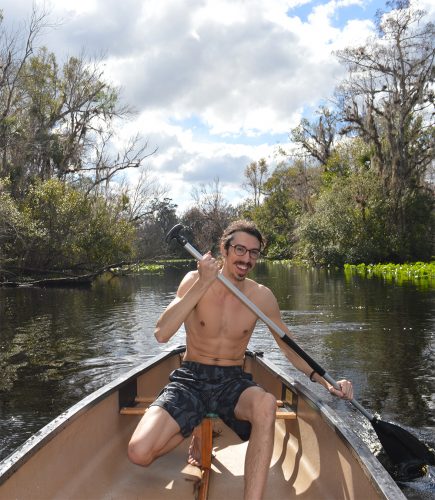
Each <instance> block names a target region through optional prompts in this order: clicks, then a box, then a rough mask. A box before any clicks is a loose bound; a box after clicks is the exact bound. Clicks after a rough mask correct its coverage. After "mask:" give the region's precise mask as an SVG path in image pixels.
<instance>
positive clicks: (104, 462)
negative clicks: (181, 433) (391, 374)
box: [0, 347, 405, 500]
mask: <svg viewBox="0 0 435 500" xmlns="http://www.w3.org/2000/svg"><path fill="white" fill-rule="evenodd" d="M183 352H184V347H178V348H175V349H173V350H171V351H168V352H163V353H162V354H160V355H159V356H157V357H155V358H153V359H151V360H149V361H147V362H146V363H144V364H142V365H141V366H138V367H137V368H135V369H133V370H131V371H129V372H128V373H126V374H125V375H123V376H122V377H120V378H118V379H117V380H115V381H113V382H111V383H109V384H107V385H106V386H104V387H102V388H101V389H99V390H97V391H95V392H94V393H92V394H91V395H89V396H87V397H86V398H84V399H83V400H82V401H80V402H79V403H77V404H76V405H74V406H73V407H71V408H70V409H69V410H67V411H65V412H64V413H62V414H61V415H60V416H58V417H57V418H56V419H55V420H53V421H52V422H51V423H49V424H48V425H46V426H45V427H44V428H43V429H41V430H40V431H39V432H38V433H36V434H35V435H34V436H33V437H31V438H30V439H29V440H28V441H26V442H25V443H24V444H23V445H22V446H21V447H20V448H18V449H17V450H16V451H15V452H14V453H13V454H12V455H10V456H9V457H8V458H7V459H5V460H4V461H3V462H1V464H0V499H2V500H12V499H18V500H21V499H22V500H39V499H41V500H49V499H61V500H67V499H77V500H94V499H95V500H96V499H120V500H121V499H122V500H129V499H135V500H137V499H152V500H158V499H177V500H184V499H189V500H192V499H206V498H208V499H210V500H222V499H228V500H230V499H231V500H232V499H241V498H243V464H244V455H245V452H246V447H247V444H246V443H243V442H241V441H240V439H239V438H238V437H237V436H236V434H235V433H234V432H233V431H231V430H230V429H229V428H227V427H226V426H225V425H224V424H223V423H222V422H221V421H220V420H219V419H216V418H213V417H212V416H210V417H209V418H206V419H204V421H203V423H202V426H201V432H202V436H203V439H202V451H201V453H202V459H201V460H202V465H203V467H202V468H199V467H195V466H192V465H189V464H188V463H187V462H186V458H187V452H188V446H189V440H188V439H187V440H185V441H184V442H183V443H182V444H181V445H180V446H179V447H178V448H176V449H175V450H173V451H172V452H171V453H169V454H167V455H166V456H164V457H161V458H159V459H158V460H157V461H156V462H154V463H153V464H152V465H151V466H150V467H148V468H142V467H139V466H137V465H133V464H132V463H131V462H129V460H128V458H127V443H128V441H129V439H130V436H131V434H132V433H133V430H134V429H135V427H136V425H137V423H138V421H139V419H140V418H141V415H142V414H143V413H144V412H145V411H146V407H147V405H148V404H149V402H150V401H152V400H153V398H155V396H156V395H157V394H158V393H159V391H160V389H161V388H162V387H163V386H164V385H165V384H166V382H167V380H168V375H169V373H170V372H171V371H172V370H174V369H175V368H177V367H178V366H179V365H180V362H181V358H182V355H183ZM244 368H245V370H246V371H248V372H250V373H252V374H253V377H254V380H256V381H257V382H258V383H259V384H260V385H261V386H262V387H264V388H265V389H266V390H268V391H269V392H271V393H273V394H274V395H275V396H276V398H277V400H278V402H277V416H276V425H275V443H274V450H273V457H272V461H271V465H270V471H269V479H268V484H267V490H266V494H265V499H274V500H275V499H277V498H283V499H284V498H298V499H299V498H300V499H313V500H319V499H334V500H339V499H361V500H368V499H404V498H405V496H404V495H403V494H402V492H401V491H400V489H399V488H398V486H397V485H396V483H395V482H394V481H393V479H392V478H391V476H390V475H389V474H388V473H387V472H386V470H385V469H384V468H383V466H382V465H381V464H380V462H379V461H378V460H377V459H376V457H374V456H373V455H372V454H371V452H370V450H369V449H368V447H367V446H366V445H365V444H364V443H363V442H362V441H361V440H360V438H359V437H358V436H357V435H356V434H355V433H354V432H353V431H352V430H351V429H349V428H348V427H347V426H346V425H345V424H344V422H343V421H342V420H341V419H340V418H339V417H338V416H337V415H336V414H335V412H333V411H332V410H331V409H330V408H329V407H328V406H327V405H326V404H325V403H324V402H322V400H321V399H319V398H318V396H316V395H314V394H313V393H312V392H311V391H310V390H309V389H308V388H307V387H305V386H304V385H302V384H301V383H299V382H294V381H293V380H292V379H290V378H289V377H288V376H286V375H285V374H284V373H282V372H281V371H280V370H279V369H278V368H277V367H275V366H274V365H273V364H272V363H271V362H270V361H268V360H267V359H265V358H264V357H263V356H262V354H261V353H252V352H250V351H247V353H246V357H245V367H244Z"/></svg>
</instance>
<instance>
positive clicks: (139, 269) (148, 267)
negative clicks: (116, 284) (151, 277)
mask: <svg viewBox="0 0 435 500" xmlns="http://www.w3.org/2000/svg"><path fill="white" fill-rule="evenodd" d="M130 270H131V271H133V272H135V273H144V272H145V273H155V274H161V273H163V271H164V270H165V266H164V265H163V264H144V263H142V264H134V265H132V266H131V267H130Z"/></svg>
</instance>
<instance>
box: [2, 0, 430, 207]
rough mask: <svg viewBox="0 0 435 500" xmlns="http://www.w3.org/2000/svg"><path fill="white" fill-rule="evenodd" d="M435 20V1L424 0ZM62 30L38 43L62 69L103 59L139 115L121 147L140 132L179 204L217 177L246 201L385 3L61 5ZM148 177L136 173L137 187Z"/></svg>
mask: <svg viewBox="0 0 435 500" xmlns="http://www.w3.org/2000/svg"><path fill="white" fill-rule="evenodd" d="M416 1H417V2H418V5H419V6H421V7H422V8H425V9H426V10H428V11H431V12H432V14H433V12H434V6H433V4H432V3H431V1H430V0H416ZM35 3H36V5H39V6H41V5H45V7H46V9H47V10H48V11H49V12H50V19H52V20H53V22H55V23H56V24H57V26H56V27H55V28H53V29H50V30H47V31H46V32H45V34H44V35H43V37H42V38H41V39H40V40H39V41H38V43H39V45H45V46H47V47H48V49H49V50H50V51H53V52H55V54H56V56H57V58H58V61H59V62H62V61H65V60H66V58H67V57H69V56H72V55H79V54H82V53H83V52H84V53H85V54H86V55H88V56H90V57H94V56H95V57H99V58H101V64H102V65H103V68H104V78H105V79H106V81H108V82H110V83H112V84H113V85H116V86H117V87H119V88H120V91H121V96H122V100H123V101H124V102H125V103H127V104H128V105H129V106H131V107H132V108H134V110H135V114H134V116H133V117H132V118H131V119H130V120H129V121H128V123H124V124H123V125H122V126H120V127H119V129H118V133H119V143H122V141H123V140H127V138H128V137H130V136H133V135H136V134H140V135H141V136H142V137H143V138H144V139H145V140H146V141H147V143H148V150H147V151H148V152H151V151H153V150H154V149H155V148H157V151H156V153H155V154H153V155H152V156H151V157H149V158H148V159H147V160H146V162H145V164H146V165H147V167H148V168H149V169H150V170H151V172H152V173H153V175H155V176H156V178H157V179H158V180H159V182H160V183H161V184H162V185H165V186H166V187H167V188H168V196H169V197H170V198H171V199H172V201H173V203H175V204H177V205H178V211H179V213H182V212H183V211H184V210H186V209H187V208H188V207H189V206H192V205H193V200H192V196H191V193H192V188H197V189H198V188H199V187H200V186H201V185H206V186H210V185H211V184H212V183H213V182H214V181H215V180H216V179H219V184H220V187H221V189H222V194H223V196H224V198H225V199H226V200H227V201H228V202H229V203H232V204H234V205H237V204H238V203H240V202H241V201H243V199H245V198H246V197H247V196H248V193H247V192H246V190H244V189H243V187H242V185H243V182H244V180H245V179H244V170H245V168H246V166H247V165H249V164H250V163H251V162H253V161H258V160H260V159H261V158H265V159H266V160H267V162H268V163H269V165H270V167H271V168H273V166H274V165H275V164H276V162H278V161H279V160H280V159H282V157H280V156H279V153H278V151H279V148H283V149H284V150H290V148H291V145H290V142H289V132H290V130H291V129H292V128H293V127H295V126H296V125H297V124H298V123H299V121H300V119H301V118H302V117H307V118H308V119H310V118H311V119H312V118H314V113H315V110H316V109H317V108H318V106H319V105H321V104H324V103H325V102H327V100H328V99H329V98H331V96H332V94H333V91H334V87H335V86H336V85H337V83H338V82H339V81H340V80H342V79H343V77H344V75H345V72H344V68H342V67H341V66H340V65H339V63H338V61H337V59H336V57H335V56H334V55H333V51H335V50H338V49H341V48H344V47H346V46H350V45H354V44H362V43H364V41H365V40H367V38H368V37H370V36H371V35H373V33H374V16H375V13H376V11H377V10H378V9H384V8H385V2H383V1H380V0H331V1H320V0H314V1H310V0H122V1H120V0H52V2H50V1H47V0H45V1H39V0H37V1H36V2H35ZM0 9H2V10H3V16H4V23H5V25H6V26H11V27H15V28H16V27H18V26H20V23H23V22H25V21H26V20H28V18H29V16H30V14H31V9H32V0H2V2H1V5H0ZM137 175H138V173H137V172H134V171H131V172H130V174H129V180H130V182H132V183H134V182H135V179H136V178H137Z"/></svg>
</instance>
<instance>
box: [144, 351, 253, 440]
mask: <svg viewBox="0 0 435 500" xmlns="http://www.w3.org/2000/svg"><path fill="white" fill-rule="evenodd" d="M169 380H170V382H169V384H168V385H167V386H166V387H165V388H164V389H163V390H162V392H161V393H160V394H159V397H158V398H157V399H156V400H155V401H154V403H153V404H152V405H151V406H160V407H161V408H163V409H165V410H166V411H167V412H168V413H169V414H170V415H171V416H172V418H173V419H174V420H175V421H176V422H177V423H178V425H179V426H180V430H181V434H182V435H183V436H184V437H188V436H189V435H190V434H191V433H192V431H193V429H194V428H195V427H196V426H197V425H199V424H200V422H201V420H202V419H203V418H204V417H205V416H206V415H207V414H208V413H214V414H216V415H218V416H219V417H220V418H221V419H222V420H223V421H224V422H225V424H226V425H228V427H230V428H231V429H233V431H234V432H235V433H236V434H237V435H238V436H239V437H240V439H242V440H243V441H247V440H248V439H249V436H250V434H251V424H250V423H249V422H248V421H246V420H238V419H237V418H236V416H235V415H234V408H235V407H236V405H237V401H238V400H239V397H240V395H241V394H242V392H243V391H244V390H245V389H248V388H249V387H257V386H258V385H257V384H256V383H255V382H253V380H252V375H251V374H249V373H245V372H244V371H243V369H242V367H241V366H214V365H204V364H202V363H196V362H193V361H183V363H182V364H181V367H180V368H178V369H177V370H174V371H173V372H172V373H171V374H170V376H169Z"/></svg>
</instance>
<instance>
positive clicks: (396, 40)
mask: <svg viewBox="0 0 435 500" xmlns="http://www.w3.org/2000/svg"><path fill="white" fill-rule="evenodd" d="M388 5H390V6H392V7H393V10H392V11H390V12H388V13H384V12H379V13H378V17H377V28H378V37H377V38H374V39H371V40H368V41H367V43H366V44H365V45H363V46H360V47H356V48H347V49H344V50H341V51H338V52H337V55H338V58H339V60H340V61H341V62H342V63H343V64H344V65H345V66H346V67H347V69H348V72H349V77H348V79H347V80H346V81H344V82H343V83H342V84H341V85H340V86H339V88H338V89H337V102H338V105H339V108H340V110H341V118H342V120H343V121H344V122H345V123H346V124H347V128H346V129H345V130H344V132H348V133H356V134H358V135H360V136H361V137H362V138H364V140H365V141H366V142H367V143H368V144H369V145H370V146H371V148H372V158H371V162H372V167H373V168H375V169H376V171H377V172H378V173H379V175H380V176H381V178H382V179H383V181H384V183H385V185H386V187H387V188H388V189H389V190H390V191H391V192H393V193H395V194H396V200H397V201H398V200H400V197H401V195H402V194H403V193H404V191H405V190H406V189H409V188H410V189H415V188H418V187H421V186H422V184H423V183H424V178H425V173H426V171H427V169H428V167H429V165H430V164H431V162H432V160H433V144H434V121H433V113H432V112H431V109H432V107H433V100H434V92H433V77H434V69H433V60H434V46H433V42H434V26H433V24H432V23H426V24H424V23H423V18H424V15H425V13H424V12H423V11H421V10H416V9H414V8H413V7H411V6H410V5H409V3H408V2H407V1H402V0H398V1H393V2H391V3H389V4H388ZM398 208H399V207H398Z"/></svg>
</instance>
